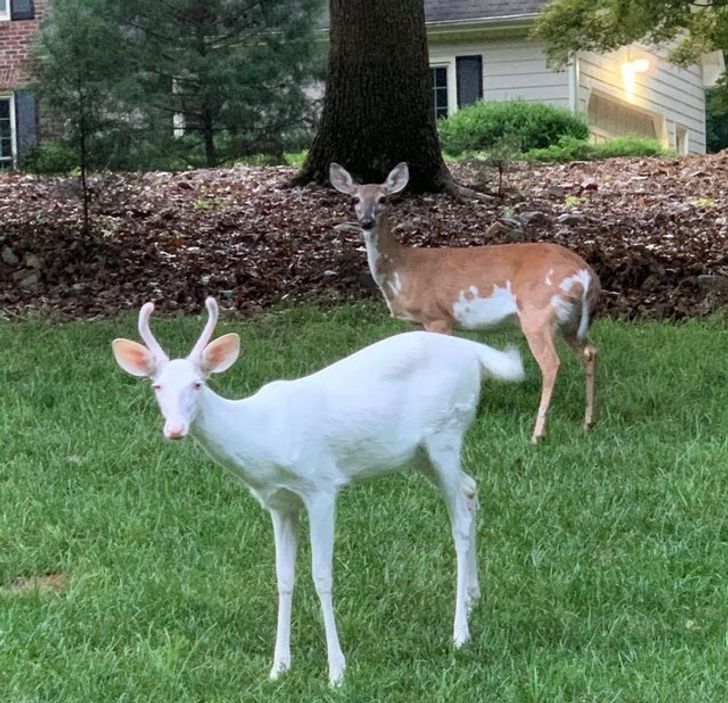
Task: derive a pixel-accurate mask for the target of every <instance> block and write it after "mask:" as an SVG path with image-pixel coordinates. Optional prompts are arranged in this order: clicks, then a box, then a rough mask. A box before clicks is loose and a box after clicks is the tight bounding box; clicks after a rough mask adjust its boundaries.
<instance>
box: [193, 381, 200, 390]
mask: <svg viewBox="0 0 728 703" xmlns="http://www.w3.org/2000/svg"><path fill="white" fill-rule="evenodd" d="M192 387H193V388H194V389H195V390H196V391H199V390H200V388H202V381H195V382H194V383H193V384H192Z"/></svg>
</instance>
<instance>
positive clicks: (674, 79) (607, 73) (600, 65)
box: [577, 46, 705, 153]
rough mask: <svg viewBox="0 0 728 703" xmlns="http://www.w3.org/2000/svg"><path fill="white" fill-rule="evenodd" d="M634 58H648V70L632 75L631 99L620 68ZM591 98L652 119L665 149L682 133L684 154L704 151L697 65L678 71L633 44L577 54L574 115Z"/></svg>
mask: <svg viewBox="0 0 728 703" xmlns="http://www.w3.org/2000/svg"><path fill="white" fill-rule="evenodd" d="M636 58H647V59H648V60H649V68H648V70H647V71H646V72H644V73H637V74H635V86H634V92H633V94H631V95H630V94H629V92H628V91H627V89H626V85H625V81H624V78H623V75H622V66H623V65H624V64H625V62H627V61H630V60H634V59H636ZM592 94H596V95H598V96H600V97H602V98H608V99H610V100H612V101H614V102H615V103H616V104H618V105H621V106H623V107H624V108H626V109H631V110H633V111H638V112H643V113H647V114H650V115H652V116H653V117H654V119H655V123H656V124H657V126H658V137H660V138H662V139H663V141H664V142H665V143H666V144H667V145H668V146H670V147H673V148H675V146H676V134H677V133H678V132H679V131H680V130H681V129H687V135H688V143H687V150H688V151H690V152H697V153H705V91H704V88H703V76H702V72H701V69H700V68H699V67H698V66H694V67H690V68H688V69H684V68H680V67H678V66H674V65H673V64H670V63H668V62H667V61H666V60H665V59H664V58H663V57H662V56H660V55H659V54H657V53H655V52H653V51H649V50H647V49H645V48H643V47H636V46H633V47H629V48H624V49H620V50H619V51H615V52H611V53H609V54H594V53H583V54H579V58H578V95H577V109H578V110H579V111H581V112H587V110H588V105H589V99H590V97H591V95H592Z"/></svg>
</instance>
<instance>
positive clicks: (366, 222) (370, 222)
mask: <svg viewBox="0 0 728 703" xmlns="http://www.w3.org/2000/svg"><path fill="white" fill-rule="evenodd" d="M359 224H360V225H361V226H362V229H374V218H373V217H364V218H362V219H361V220H359Z"/></svg>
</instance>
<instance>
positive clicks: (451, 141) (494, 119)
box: [438, 100, 589, 156]
mask: <svg viewBox="0 0 728 703" xmlns="http://www.w3.org/2000/svg"><path fill="white" fill-rule="evenodd" d="M438 132H439V135H440V142H441V144H442V148H443V150H444V151H445V152H447V153H448V154H451V155H454V156H457V155H459V154H462V153H463V152H465V151H488V150H489V149H490V148H492V147H493V145H495V144H497V143H498V142H499V141H502V140H503V139H504V138H509V139H512V140H516V141H517V142H518V143H519V145H520V149H521V150H522V151H529V150H530V149H538V148H546V147H548V146H549V145H551V144H555V143H556V142H557V140H558V139H559V137H562V136H565V135H568V136H572V137H576V138H581V139H586V138H587V137H588V136H589V128H588V127H587V125H586V122H585V121H584V119H583V118H582V117H580V116H577V115H573V114H572V113H571V112H570V111H569V110H567V109H566V108H561V107H554V106H552V105H546V104H544V103H530V102H526V101H525V100H512V101H504V102H482V101H481V102H477V103H475V104H473V105H470V106H469V107H466V108H463V109H462V110H459V111H458V112H456V113H455V114H454V115H452V116H451V117H448V118H447V119H444V120H440V121H439V122H438Z"/></svg>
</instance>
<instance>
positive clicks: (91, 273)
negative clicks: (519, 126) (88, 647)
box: [0, 150, 728, 319]
mask: <svg viewBox="0 0 728 703" xmlns="http://www.w3.org/2000/svg"><path fill="white" fill-rule="evenodd" d="M452 170H453V173H454V175H455V176H456V177H457V178H458V179H459V180H460V181H461V182H463V183H465V184H469V185H471V186H473V187H474V188H476V189H481V190H482V189H485V190H487V189H493V188H494V187H495V185H494V184H495V177H494V174H492V173H490V172H489V171H488V169H487V167H485V166H484V165H483V164H478V163H470V164H466V165H457V166H454V167H453V168H452ZM294 172H295V171H294V169H292V168H288V167H261V168H245V167H235V168H231V169H212V170H199V171H191V172H185V173H174V174H173V173H149V174H103V175H99V176H94V177H93V179H92V187H93V201H92V203H91V213H92V219H93V226H92V233H91V234H90V235H89V236H83V235H81V203H80V199H79V191H78V185H77V182H76V179H73V178H65V177H47V176H34V175H23V174H0V317H4V318H6V319H11V318H15V317H19V316H24V315H26V314H28V313H33V312H40V313H41V314H44V315H49V316H52V317H54V318H60V319H73V318H76V319H78V318H83V319H89V318H95V317H99V316H110V315H115V314H118V313H119V312H121V311H124V310H128V309H129V308H137V307H138V306H139V305H140V304H141V303H142V302H144V301H146V300H154V301H155V302H156V303H157V304H158V307H159V309H161V310H162V311H166V312H167V313H174V312H177V311H180V312H192V311H194V312H199V310H200V309H201V306H202V302H203V300H204V297H205V296H206V295H209V294H212V295H215V296H217V297H218V299H219V300H220V302H221V304H222V306H223V307H224V308H226V309H229V310H235V311H237V312H238V313H239V314H241V315H248V314H253V313H256V312H259V311H261V310H264V309H266V308H269V307H271V306H273V305H276V304H279V303H280V302H281V301H299V300H308V301H315V302H317V303H321V304H332V303H336V302H340V301H342V300H344V299H352V298H361V297H365V296H372V295H377V294H378V293H377V291H376V289H375V288H374V286H373V284H372V282H371V279H370V276H369V272H368V269H367V264H366V256H365V253H364V248H363V245H362V242H361V240H360V238H359V236H358V235H357V234H356V233H355V232H351V231H337V230H335V229H334V226H335V225H336V224H339V223H341V222H344V221H348V220H351V219H352V212H351V205H350V203H349V202H348V199H347V198H346V197H344V196H342V195H340V194H338V193H335V192H334V191H332V190H330V189H327V188H323V187H320V186H309V187H306V188H295V189H291V188H288V187H287V181H288V180H289V179H290V177H291V176H292V175H293V174H294ZM488 179H490V180H488ZM505 186H506V189H505V194H504V196H503V198H493V199H492V200H490V201H488V202H485V203H484V202H480V201H476V200H472V201H459V200H456V199H453V198H452V197H450V196H448V195H423V196H418V197H408V198H402V199H400V200H399V201H397V202H395V203H393V206H392V207H393V210H394V212H393V216H392V222H393V223H394V224H395V225H396V227H395V231H396V233H397V236H399V237H400V239H401V240H402V241H404V242H406V243H408V244H410V245H414V246H420V245H426V246H436V247H439V246H472V245H480V244H490V243H501V242H509V241H519V242H520V241H523V242H526V241H556V242H559V243H561V244H564V245H566V246H568V247H570V248H572V249H574V250H576V251H577V252H579V253H580V254H581V255H582V256H583V257H584V258H585V259H586V260H587V261H588V262H589V263H590V264H591V265H592V266H593V267H594V268H595V269H596V271H597V273H598V274H599V277H600V279H601V282H602V287H603V288H604V290H605V295H604V297H603V303H602V310H603V312H606V313H607V314H612V315H617V316H622V317H626V318H638V317H652V318H660V319H679V318H682V317H685V316H687V315H695V316H701V315H706V314H709V313H711V312H714V311H716V310H719V309H724V308H725V306H726V305H728V150H727V151H723V152H721V153H720V154H716V155H711V156H689V157H685V158H681V159H672V158H671V159H665V158H650V159H611V160H609V161H605V162H591V163H588V162H578V163H570V164H559V165H553V166H546V165H536V166H534V165H526V164H517V165H515V166H514V167H513V168H512V169H511V170H510V172H509V173H508V174H507V175H506V181H505ZM494 223H498V224H496V225H495V226H493V225H494Z"/></svg>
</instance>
